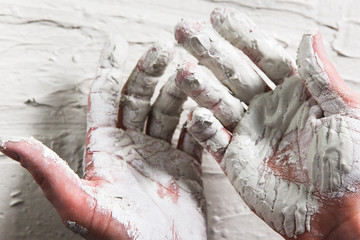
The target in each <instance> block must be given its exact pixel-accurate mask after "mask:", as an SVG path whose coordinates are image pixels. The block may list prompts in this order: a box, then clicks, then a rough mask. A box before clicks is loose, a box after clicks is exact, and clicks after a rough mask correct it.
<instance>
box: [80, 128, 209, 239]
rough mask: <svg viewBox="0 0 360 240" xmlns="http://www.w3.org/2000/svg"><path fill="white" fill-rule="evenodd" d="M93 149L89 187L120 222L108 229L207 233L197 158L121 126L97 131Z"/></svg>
mask: <svg viewBox="0 0 360 240" xmlns="http://www.w3.org/2000/svg"><path fill="white" fill-rule="evenodd" d="M108 143H109V144H108ZM87 149H88V151H87V154H88V155H91V156H92V160H91V161H92V165H91V166H89V168H88V171H87V174H86V177H85V179H86V180H87V181H86V182H85V184H86V185H89V188H85V191H86V192H87V194H89V197H92V198H94V199H95V201H96V203H97V207H98V208H99V209H100V208H102V209H105V210H106V211H108V212H109V213H111V215H108V216H107V217H108V218H109V219H105V221H106V222H108V221H115V222H117V224H114V227H115V228H114V229H108V231H107V232H108V233H109V232H111V231H118V229H121V228H124V229H125V230H126V232H127V235H128V236H130V238H136V237H145V236H151V237H150V238H151V239H188V238H190V236H192V238H193V237H194V236H198V238H205V227H204V226H205V224H204V218H203V210H204V209H203V208H204V199H203V195H202V190H203V189H202V183H201V178H200V166H199V165H198V164H197V163H196V162H195V161H194V159H193V158H192V157H190V156H189V155H187V154H186V153H184V152H182V151H179V150H177V149H175V148H173V147H171V146H170V145H169V144H168V143H166V142H165V141H162V140H159V139H155V138H152V137H149V136H146V135H144V134H142V133H138V132H135V131H123V130H120V129H117V128H98V129H96V130H94V131H93V132H92V133H91V134H90V139H89V144H88V148H87ZM86 207H88V206H86ZM87 212H89V214H90V213H91V212H92V211H87ZM100 217H103V216H100ZM184 219H187V221H184ZM190 219H191V221H189V220H190ZM93 221H95V222H98V221H99V220H96V219H94V220H93ZM116 225H121V228H119V226H116ZM90 227H91V228H90V229H93V228H96V227H97V226H91V225H90ZM93 231H95V232H98V231H97V230H93ZM201 236H202V237H201Z"/></svg>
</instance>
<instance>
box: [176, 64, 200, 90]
mask: <svg viewBox="0 0 360 240" xmlns="http://www.w3.org/2000/svg"><path fill="white" fill-rule="evenodd" d="M195 67H196V64H195V63H191V62H186V63H183V64H181V65H179V67H178V68H177V69H176V78H175V82H176V84H177V85H178V86H180V85H181V83H182V81H183V80H184V79H186V78H188V77H189V76H190V75H192V74H193V71H192V69H194V68H195Z"/></svg>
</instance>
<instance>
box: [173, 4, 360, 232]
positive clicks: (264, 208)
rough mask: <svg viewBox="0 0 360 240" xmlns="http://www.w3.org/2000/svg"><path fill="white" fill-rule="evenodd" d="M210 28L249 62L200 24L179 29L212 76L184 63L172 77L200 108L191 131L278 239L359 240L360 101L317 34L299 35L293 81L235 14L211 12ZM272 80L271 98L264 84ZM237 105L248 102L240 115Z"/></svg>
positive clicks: (286, 65) (273, 50)
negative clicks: (331, 60) (299, 40)
mask: <svg viewBox="0 0 360 240" xmlns="http://www.w3.org/2000/svg"><path fill="white" fill-rule="evenodd" d="M211 22H212V25H213V27H214V28H215V29H216V30H217V32H218V33H220V35H221V36H222V37H223V38H225V39H226V40H228V41H229V42H230V43H231V44H233V45H235V46H236V47H237V48H239V49H240V50H242V51H243V52H245V53H246V54H247V55H248V57H249V58H247V57H246V56H243V55H244V54H243V53H242V52H240V51H238V49H236V48H234V46H232V45H231V44H229V42H227V41H225V40H224V39H223V38H221V37H220V35H219V34H218V33H216V32H214V31H213V30H212V29H210V28H207V27H205V26H204V25H202V24H201V23H199V22H194V21H183V22H181V23H180V24H179V25H178V26H177V28H176V35H175V36H176V38H177V40H178V42H179V43H181V44H182V45H183V46H184V47H185V48H186V49H187V50H188V51H189V52H190V53H192V54H193V55H194V56H195V57H196V58H197V59H198V60H199V62H200V63H201V64H202V65H204V66H206V67H207V68H209V69H210V70H211V71H212V73H213V74H209V73H207V71H205V70H203V69H202V67H197V66H195V65H194V64H190V63H188V64H186V65H183V66H182V67H180V68H179V71H178V75H177V79H176V80H177V83H178V85H179V86H181V88H182V89H183V90H184V91H185V92H186V93H187V94H188V96H190V97H192V98H193V99H194V100H195V101H196V102H197V103H198V104H199V105H200V106H201V107H204V108H198V109H195V110H194V111H193V112H192V114H191V115H190V117H189V121H188V129H189V132H190V133H191V134H192V135H193V136H194V137H195V138H196V139H197V140H198V141H199V142H200V143H201V144H202V145H203V146H204V147H206V148H207V149H209V150H210V152H211V153H212V154H213V156H214V157H215V159H217V160H218V161H219V163H220V166H221V167H222V169H223V170H224V172H225V174H226V175H227V176H228V178H229V180H230V182H231V183H232V184H233V186H234V188H235V190H236V191H237V192H238V193H239V195H240V196H241V197H242V198H243V199H244V201H245V202H246V203H247V205H248V206H249V207H250V208H251V209H252V210H253V211H254V212H255V213H256V214H257V215H258V216H259V217H261V218H262V219H263V220H264V221H265V222H266V223H267V224H268V225H269V226H270V227H272V228H273V229H274V230H276V231H277V232H278V233H280V234H281V235H283V236H284V237H286V238H294V237H297V238H299V239H356V238H357V237H358V236H359V234H360V232H359V229H360V227H359V221H360V214H359V213H360V212H359V210H358V209H359V205H358V202H359V200H360V197H359V195H358V193H359V188H358V186H359V180H360V174H359V172H358V171H359V170H358V169H359V156H360V155H359V152H358V151H359V150H358V149H359V146H358V145H359V139H360V136H359V127H358V126H359V108H360V107H359V106H360V97H359V96H358V95H357V94H356V93H354V92H352V91H351V89H349V88H348V87H347V86H346V84H345V83H344V81H343V80H342V79H341V77H340V76H339V75H338V73H337V72H336V70H335V68H334V66H333V65H332V64H331V62H330V61H329V59H328V58H327V56H326V54H325V51H324V49H323V46H322V42H321V38H320V35H319V34H305V35H304V37H303V39H302V41H301V43H300V46H299V49H298V58H297V65H298V72H297V69H296V68H295V67H294V65H293V64H292V60H291V59H290V57H289V56H288V55H287V54H286V53H285V52H284V50H283V49H281V48H279V47H278V46H277V45H276V42H275V41H273V40H271V39H270V38H269V37H267V36H265V35H263V34H262V33H261V32H260V31H258V30H257V29H256V26H255V25H254V24H253V23H252V22H251V20H249V19H247V18H246V16H243V15H242V14H241V13H238V12H236V11H234V10H229V9H215V10H214V11H213V13H212V15H211ZM250 59H251V60H252V61H253V62H251V61H250ZM235 63H236V64H235ZM255 65H257V66H255ZM257 67H259V68H260V69H261V70H260V69H259V68H257ZM266 75H267V76H266ZM215 76H216V78H217V79H216V78H215ZM269 78H270V79H271V80H272V81H273V82H274V83H275V84H276V85H277V86H271V87H273V88H274V90H268V89H266V87H265V86H264V85H265V84H264V83H263V82H262V79H265V80H267V81H268V80H269ZM219 80H220V81H219ZM220 82H221V83H222V84H224V85H225V86H226V87H227V88H228V89H226V88H224V86H223V85H222V84H221V83H220ZM229 89H230V90H231V92H232V94H229ZM266 91H267V92H266ZM263 92H265V93H263ZM239 99H240V100H241V101H243V102H246V103H249V107H248V110H247V111H246V110H244V109H243V107H242V105H241V103H240V101H239ZM205 108H207V109H205ZM242 112H245V113H244V114H242ZM239 115H240V116H239Z"/></svg>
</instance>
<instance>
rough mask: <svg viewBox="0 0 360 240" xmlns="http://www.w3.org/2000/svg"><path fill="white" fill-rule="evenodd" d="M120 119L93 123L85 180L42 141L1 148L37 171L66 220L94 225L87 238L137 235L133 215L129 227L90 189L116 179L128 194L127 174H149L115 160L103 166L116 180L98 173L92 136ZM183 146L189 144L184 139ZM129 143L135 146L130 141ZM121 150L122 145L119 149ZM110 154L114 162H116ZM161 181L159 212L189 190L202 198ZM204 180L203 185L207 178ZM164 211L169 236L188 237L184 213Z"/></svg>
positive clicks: (46, 192) (33, 172) (156, 203)
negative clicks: (184, 230)
mask: <svg viewBox="0 0 360 240" xmlns="http://www.w3.org/2000/svg"><path fill="white" fill-rule="evenodd" d="M99 79H100V78H99ZM96 92H97V91H94V94H96ZM91 94H92V91H90V95H89V98H88V111H89V112H95V111H96V109H94V110H92V109H91V106H92V104H91V99H92V98H91V96H92V95H91ZM95 99H96V98H95ZM94 105H96V104H94ZM121 119H122V115H121V114H120V116H119V118H118V119H117V120H118V121H121ZM116 122H117V121H116V119H114V120H113V121H110V122H99V123H97V125H96V126H94V124H90V125H91V126H93V127H92V128H90V129H89V130H88V132H87V135H86V141H85V146H86V155H85V161H84V162H85V166H86V169H85V177H84V179H80V178H79V177H78V176H77V175H76V174H75V173H74V172H73V171H72V170H71V169H70V168H69V167H68V166H67V165H66V164H59V163H56V162H54V160H53V159H51V158H49V157H46V156H44V155H43V145H41V144H40V143H38V142H29V141H26V140H25V141H7V142H5V143H4V146H1V147H0V151H1V152H3V153H4V154H5V155H7V156H9V157H10V158H12V159H14V160H16V161H19V162H20V163H21V165H22V166H23V167H24V168H26V169H27V170H28V171H29V172H30V173H31V175H32V176H33V178H34V179H35V181H36V182H37V183H38V184H39V186H40V187H41V189H42V190H43V192H44V195H45V197H46V198H47V199H48V200H49V201H50V202H51V203H52V204H53V206H54V207H55V209H56V211H57V212H58V214H59V216H60V218H61V219H62V221H63V222H64V224H66V223H67V221H72V222H75V223H77V224H78V225H80V226H82V227H84V228H86V229H87V230H88V233H87V234H86V235H84V236H83V237H86V238H87V239H101V240H108V239H109V240H112V239H117V240H118V239H121V240H128V239H131V238H130V237H129V236H128V234H127V230H129V227H128V226H129V224H130V223H131V219H130V220H129V222H128V223H127V224H126V225H127V227H125V225H124V224H122V223H120V222H119V221H118V220H116V219H115V218H113V217H112V215H113V213H112V211H113V209H112V207H111V205H110V207H107V208H106V209H104V208H103V207H100V206H99V204H100V202H99V201H98V199H96V197H93V196H91V195H90V194H89V193H88V192H89V190H90V192H91V191H94V192H101V190H102V189H103V187H104V186H108V185H109V184H110V185H115V186H116V187H117V188H120V189H125V190H124V191H123V192H124V194H125V196H126V191H129V192H132V193H134V190H133V189H132V188H131V186H127V185H124V183H122V182H121V177H122V178H123V179H126V178H128V177H133V176H132V172H134V171H138V172H139V173H140V175H139V176H136V178H137V180H138V181H139V184H141V180H142V177H144V178H146V176H144V175H142V174H143V173H142V172H141V171H140V170H138V169H136V168H134V169H135V170H132V172H130V171H126V170H123V171H120V172H119V171H118V169H116V168H115V167H112V166H111V165H110V166H111V167H110V169H107V168H106V167H103V169H105V168H106V169H107V170H109V174H108V175H109V176H112V177H113V179H114V180H109V179H111V177H110V178H109V179H104V178H103V177H102V176H101V175H99V174H97V171H96V170H97V169H96V168H95V166H94V162H96V161H97V160H96V159H95V157H94V156H95V152H91V151H90V149H89V148H87V146H88V144H89V142H90V141H91V138H93V136H92V134H91V133H92V132H94V131H95V130H97V129H99V128H104V127H105V128H114V129H115V125H116ZM144 135H145V134H144ZM105 137H106V136H105ZM144 137H145V136H144ZM147 137H148V136H147ZM148 138H150V137H148ZM96 140H97V141H99V142H101V141H103V140H105V141H106V139H103V138H101V139H96ZM152 140H154V141H156V139H152ZM159 141H161V140H159ZM179 145H183V143H182V142H181V141H179ZM126 147H129V144H128V145H127V146H126ZM118 150H120V149H116V151H118ZM152 150H154V149H152ZM184 150H185V149H184ZM161 151H163V150H161ZM169 151H176V150H175V148H174V149H170V150H169ZM185 151H186V150H185ZM99 152H102V151H99ZM103 153H105V154H109V155H112V156H114V155H115V154H114V153H109V152H106V151H103ZM117 157H118V159H117V160H118V161H122V160H123V159H122V156H117ZM124 158H125V157H124ZM110 159H111V158H110ZM110 159H109V161H111V160H110ZM144 159H145V158H144ZM188 159H189V160H191V161H190V162H193V161H199V162H200V159H194V158H191V157H190V156H189V157H188ZM106 160H108V159H106ZM130 160H131V159H130ZM145 160H146V159H145ZM165 160H168V159H165ZM173 160H174V159H173ZM103 161H104V159H103ZM159 161H160V159H159ZM127 163H128V164H129V165H130V166H131V162H127ZM191 166H194V168H195V171H197V172H198V173H199V174H200V171H201V170H200V167H199V165H198V164H195V165H191ZM159 169H160V170H159V173H160V171H162V170H161V169H162V168H161V167H159ZM176 169H177V168H176ZM167 170H169V169H167ZM175 175H176V173H175ZM175 175H171V177H173V178H174V179H175V178H176V177H178V176H175ZM117 176H118V177H117ZM184 177H186V176H184ZM119 179H120V180H119ZM153 181H155V180H153ZM156 183H158V185H159V188H158V189H157V190H155V191H156V193H155V197H152V201H153V202H154V206H153V208H155V209H159V212H160V211H161V210H160V208H161V207H162V206H161V205H159V203H161V201H162V202H164V201H167V202H171V204H173V206H172V208H173V209H177V205H176V204H177V202H178V200H179V199H180V198H182V197H184V196H185V195H191V196H190V197H189V196H187V197H188V198H187V199H198V197H199V195H198V193H192V192H186V193H182V194H183V196H181V195H180V194H179V188H180V187H179V186H178V183H177V182H176V181H172V182H171V184H169V185H162V184H160V183H159V182H156ZM199 184H201V182H200V183H199ZM84 187H86V189H89V190H88V191H87V192H85V190H84ZM139 188H141V186H140V187H138V188H137V189H139ZM136 191H138V190H136ZM141 191H142V193H143V192H144V189H141ZM156 194H157V195H156ZM95 196H97V195H95ZM156 196H158V198H156ZM199 201H200V199H199ZM138 204H141V202H139V203H138ZM91 206H94V207H91ZM98 206H99V207H98ZM162 210H165V211H164V212H165V213H164V214H163V215H164V217H165V221H172V222H169V229H168V230H169V233H168V234H169V236H171V235H172V236H173V239H183V237H182V233H178V232H177V225H176V224H179V222H180V220H178V216H177V215H176V214H175V216H173V215H167V214H166V209H162ZM179 211H180V210H179ZM183 211H186V212H188V213H189V214H193V213H194V212H198V207H197V206H196V207H194V208H192V207H188V209H185V210H183ZM144 222H145V223H146V224H149V225H151V223H152V222H153V219H144ZM203 224H204V225H203V226H204V229H205V219H204V221H203ZM131 228H132V229H131V232H132V233H133V234H135V235H134V238H136V236H137V235H141V234H142V233H140V232H139V231H138V229H137V228H136V226H133V225H131ZM202 234H204V235H201V236H196V238H197V239H199V238H201V239H205V236H206V233H202ZM145 238H146V236H145Z"/></svg>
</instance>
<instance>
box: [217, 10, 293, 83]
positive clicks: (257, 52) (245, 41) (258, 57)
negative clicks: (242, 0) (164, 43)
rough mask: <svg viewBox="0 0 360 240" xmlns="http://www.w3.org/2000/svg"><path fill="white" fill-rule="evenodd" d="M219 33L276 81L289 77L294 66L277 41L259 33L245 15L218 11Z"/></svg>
mask: <svg viewBox="0 0 360 240" xmlns="http://www.w3.org/2000/svg"><path fill="white" fill-rule="evenodd" d="M211 23H212V25H213V27H214V28H215V30H216V31H218V32H219V33H220V35H222V36H223V37H224V38H225V39H227V40H228V41H229V42H230V43H232V44H233V45H234V46H235V47H237V48H239V49H241V50H242V51H244V52H245V53H246V54H247V55H248V56H249V57H250V58H251V59H252V60H253V61H254V62H255V63H256V64H257V65H258V66H259V67H260V68H261V69H262V70H263V71H264V73H265V74H266V75H267V76H268V77H269V78H270V79H271V80H273V81H274V82H276V83H280V82H282V81H283V80H284V78H285V77H287V76H288V75H289V74H290V73H291V71H292V67H293V66H295V63H293V62H292V61H291V58H290V56H289V55H288V54H287V52H286V51H285V49H284V48H283V47H282V46H280V45H279V44H278V43H277V42H276V41H275V39H273V38H271V37H269V36H267V35H266V34H264V33H263V32H261V31H259V30H258V29H257V27H256V25H255V23H254V22H253V21H252V20H251V19H250V18H248V17H247V16H246V15H245V14H243V13H241V12H238V11H236V10H235V9H229V8H217V9H215V10H214V11H213V12H212V14H211Z"/></svg>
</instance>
